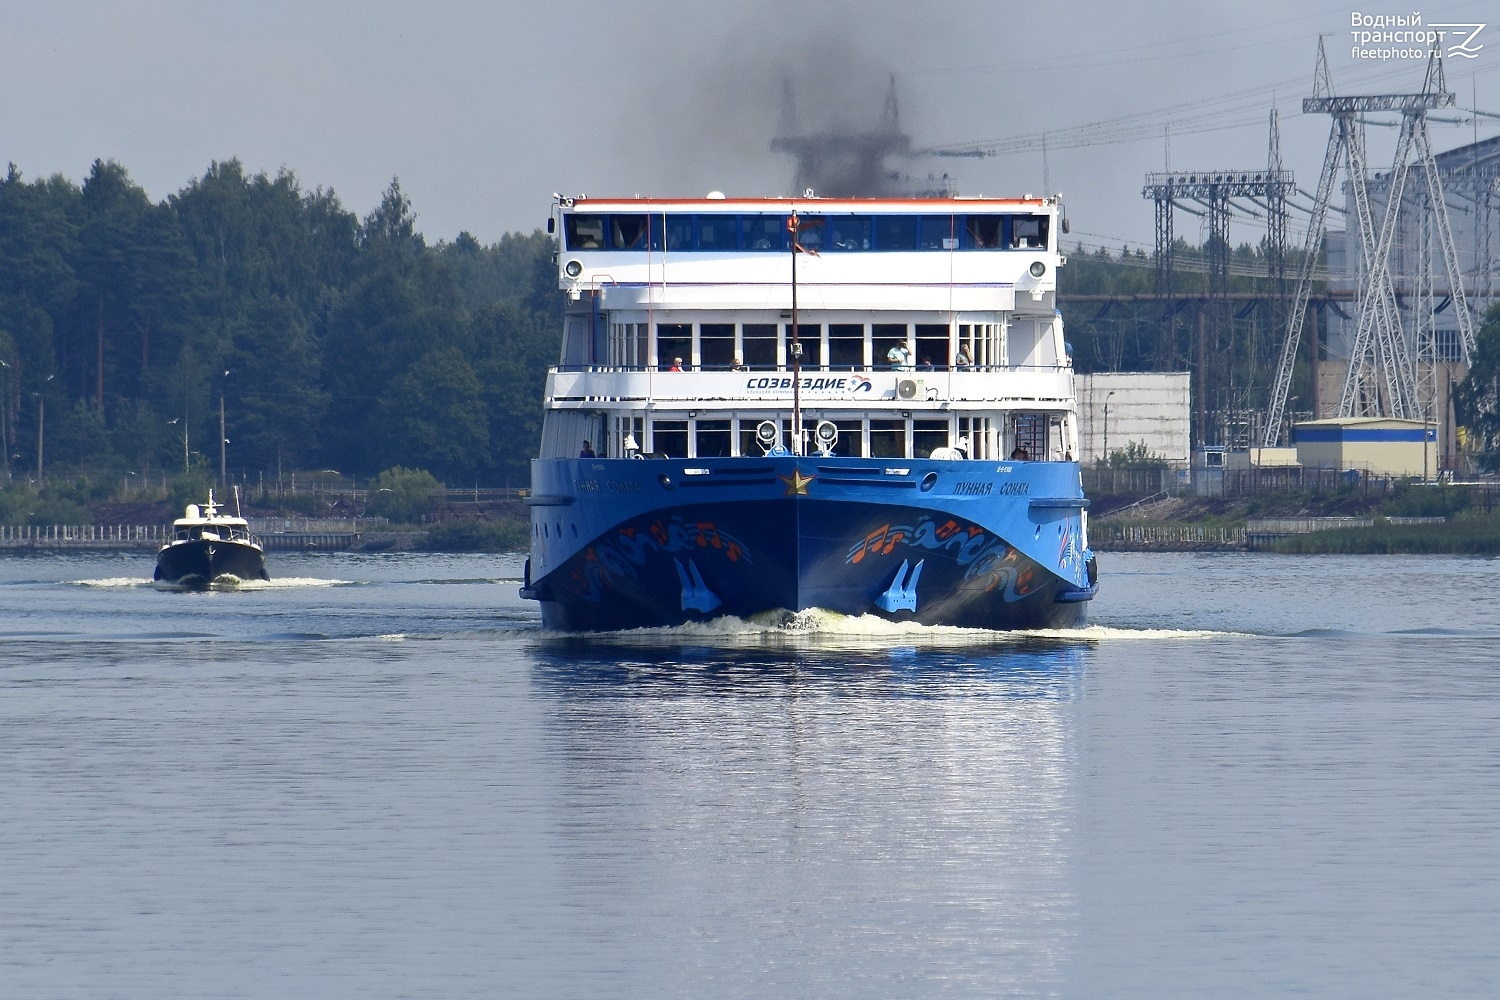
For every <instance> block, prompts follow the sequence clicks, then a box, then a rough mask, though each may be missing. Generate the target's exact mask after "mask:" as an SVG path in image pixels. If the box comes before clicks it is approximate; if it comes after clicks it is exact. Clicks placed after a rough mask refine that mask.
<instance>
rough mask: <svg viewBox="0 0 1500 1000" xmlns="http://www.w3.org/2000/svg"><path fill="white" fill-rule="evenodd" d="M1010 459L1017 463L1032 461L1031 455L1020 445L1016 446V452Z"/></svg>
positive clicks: (1011, 454) (1012, 453)
mask: <svg viewBox="0 0 1500 1000" xmlns="http://www.w3.org/2000/svg"><path fill="white" fill-rule="evenodd" d="M1010 457H1011V458H1012V459H1013V460H1014V461H1017V462H1029V461H1031V453H1030V452H1028V451H1027V450H1026V449H1025V448H1022V447H1021V446H1020V445H1016V447H1015V450H1014V451H1012V452H1011V453H1010Z"/></svg>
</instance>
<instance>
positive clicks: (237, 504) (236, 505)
mask: <svg viewBox="0 0 1500 1000" xmlns="http://www.w3.org/2000/svg"><path fill="white" fill-rule="evenodd" d="M234 516H235V517H244V516H245V515H244V514H241V513H240V484H239V483H235V484H234Z"/></svg>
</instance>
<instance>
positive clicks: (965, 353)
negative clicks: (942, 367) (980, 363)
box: [953, 344, 974, 368]
mask: <svg viewBox="0 0 1500 1000" xmlns="http://www.w3.org/2000/svg"><path fill="white" fill-rule="evenodd" d="M953 364H954V366H955V367H958V368H972V367H973V366H974V359H973V358H971V357H969V348H968V346H967V345H965V344H959V345H958V354H957V355H956V356H955V357H954V358H953Z"/></svg>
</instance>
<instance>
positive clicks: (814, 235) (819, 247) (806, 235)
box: [797, 215, 830, 253]
mask: <svg viewBox="0 0 1500 1000" xmlns="http://www.w3.org/2000/svg"><path fill="white" fill-rule="evenodd" d="M829 221H830V220H829V219H828V218H827V217H826V216H822V215H803V216H799V217H798V219H797V242H798V243H800V244H801V245H802V246H803V247H804V248H806V249H808V250H815V251H817V252H818V253H822V252H823V251H824V250H826V249H828V224H829Z"/></svg>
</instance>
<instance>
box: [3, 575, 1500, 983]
mask: <svg viewBox="0 0 1500 1000" xmlns="http://www.w3.org/2000/svg"><path fill="white" fill-rule="evenodd" d="M270 568H271V571H272V573H273V575H275V576H276V577H277V579H276V580H275V581H273V582H272V583H271V584H269V585H265V586H257V587H253V588H251V587H247V588H244V589H241V590H239V591H225V592H211V593H206V594H192V593H179V592H170V591H163V590H158V589H156V588H154V587H152V586H151V585H150V584H148V583H147V582H146V580H147V578H148V577H149V576H150V572H151V563H150V560H149V558H148V557H142V556H140V555H133V556H129V557H117V556H97V555H92V556H78V555H70V556H30V557H22V556H15V557H7V558H4V559H0V609H3V610H0V762H3V768H4V769H3V773H0V996H4V997H28V998H29V997H90V998H93V997H132V998H133V997H142V998H145V997H150V998H201V997H312V996H317V997H360V998H370V997H442V998H453V997H501V996H504V997H512V996H514V997H527V998H544V997H568V998H571V997H778V998H782V997H793V998H802V997H806V998H825V997H861V998H865V997H932V996H945V997H997V996H1061V997H1152V998H1159V997H1194V998H1198V997H1204V996H1233V997H1272V996H1275V997H1280V996H1285V995H1288V994H1303V995H1309V996H1317V997H1361V998H1364V997H1414V996H1422V997H1460V996H1464V997H1467V996H1488V995H1495V993H1496V992H1497V989H1500V932H1497V920H1496V914H1497V912H1500V837H1497V835H1496V826H1497V821H1500V724H1497V723H1500V612H1497V605H1496V601H1495V596H1494V595H1495V594H1496V593H1497V591H1500V562H1496V561H1493V560H1482V559H1463V558H1443V557H1399V556H1383V557H1282V556H1273V555H1247V554H1233V553H1203V554H1125V553H1121V554H1112V553H1106V554H1104V555H1102V556H1101V557H1100V569H1101V577H1102V580H1103V589H1102V590H1101V593H1100V596H1099V599H1098V600H1096V601H1095V602H1094V605H1093V612H1092V613H1093V621H1094V624H1093V625H1091V627H1090V628H1089V629H1087V630H1084V631H1081V632H1075V633H1063V634H1037V635H1004V634H996V633H977V632H964V631H957V630H946V629H921V628H900V627H895V626H890V625H886V624H882V623H879V622H870V621H850V620H838V619H826V618H819V617H816V616H804V617H803V618H802V619H798V620H796V621H793V622H767V623H733V624H722V623H721V624H718V625H714V626H710V627H702V628H695V629H676V630H668V631H661V632H650V633H645V634H626V635H617V636H612V637H600V638H588V639H584V638H576V637H573V638H570V637H565V636H558V635H550V634H547V633H545V632H543V631H542V630H541V628H540V625H539V619H538V615H537V613H536V611H535V608H534V606H533V605H530V604H529V603H527V602H524V601H521V600H520V599H519V598H518V597H517V595H516V584H517V579H516V578H517V577H518V576H519V570H520V566H519V560H518V559H517V558H512V557H492V556H439V555H393V554H392V555H350V554H328V555H320V556H306V555H292V554H286V555H279V556H276V557H274V558H273V560H272V562H271V567H270Z"/></svg>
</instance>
